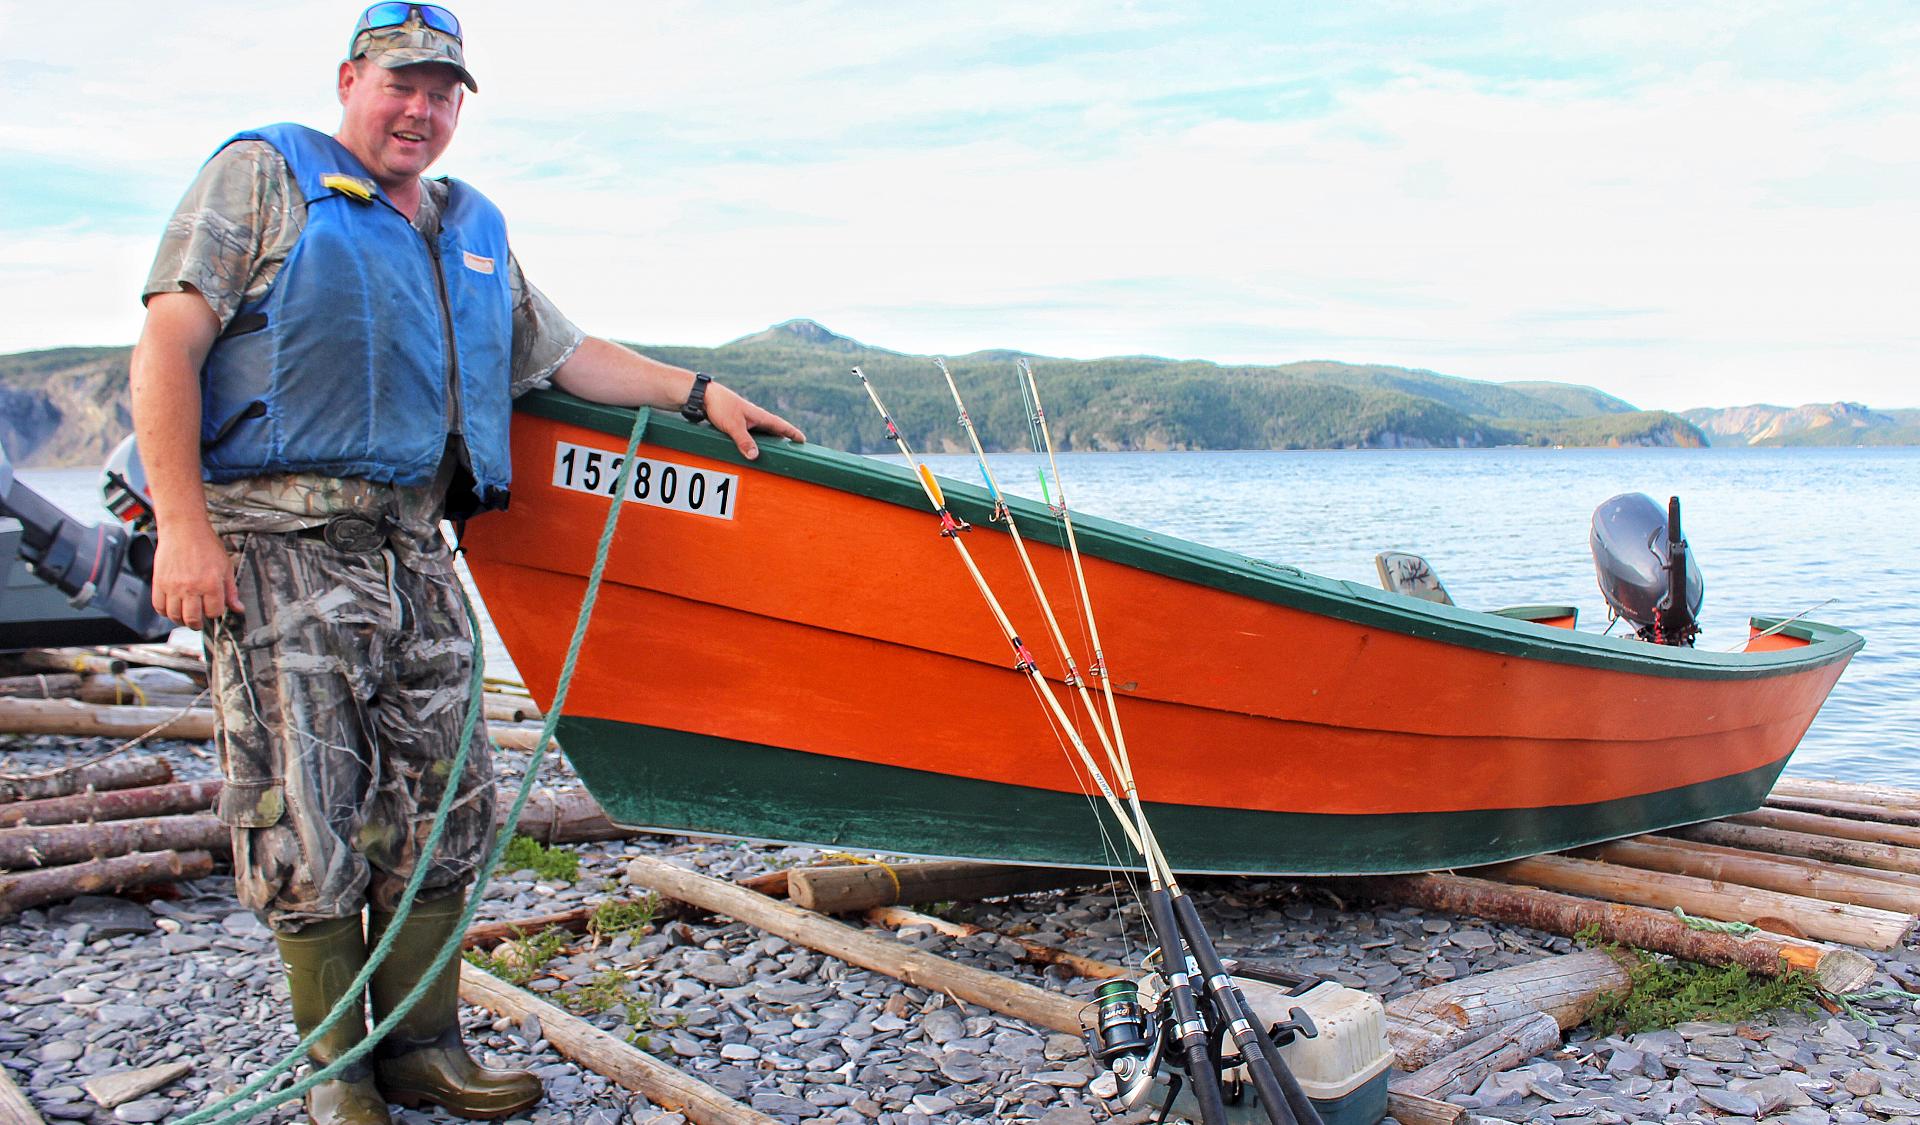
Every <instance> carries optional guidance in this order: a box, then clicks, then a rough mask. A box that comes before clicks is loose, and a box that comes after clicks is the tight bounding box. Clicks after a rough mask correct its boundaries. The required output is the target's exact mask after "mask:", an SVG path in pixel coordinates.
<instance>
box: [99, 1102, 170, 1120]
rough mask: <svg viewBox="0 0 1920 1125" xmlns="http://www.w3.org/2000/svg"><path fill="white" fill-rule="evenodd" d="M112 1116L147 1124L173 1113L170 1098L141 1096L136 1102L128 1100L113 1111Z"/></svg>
mask: <svg viewBox="0 0 1920 1125" xmlns="http://www.w3.org/2000/svg"><path fill="white" fill-rule="evenodd" d="M113 1115H114V1117H116V1118H118V1119H120V1120H121V1121H127V1122H131V1123H132V1125H149V1123H150V1122H154V1121H164V1120H166V1119H167V1118H168V1117H171V1116H172V1115H173V1100H172V1099H171V1098H143V1099H141V1100H140V1101H137V1102H128V1103H127V1104H125V1105H123V1106H121V1107H120V1108H118V1109H116V1110H114V1111H113Z"/></svg>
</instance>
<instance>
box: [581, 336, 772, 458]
mask: <svg viewBox="0 0 1920 1125" xmlns="http://www.w3.org/2000/svg"><path fill="white" fill-rule="evenodd" d="M553 383H554V385H555V386H557V387H559V388H560V389H561V390H563V391H566V392H567V393H568V394H573V395H579V396H580V397H581V398H584V399H586V400H588V401H589V402H604V403H606V404H608V405H609V406H650V407H653V408H654V409H656V410H675V411H677V410H679V409H680V407H681V406H682V405H684V404H685V403H686V401H687V392H688V391H689V390H690V389H691V387H692V384H693V372H691V371H688V370H687V369H686V368H684V367H675V366H673V365H672V364H668V363H661V362H660V361H659V360H657V359H649V358H648V357H646V356H643V355H640V354H639V353H637V352H633V351H629V350H628V349H626V348H623V347H621V346H620V345H619V344H616V343H613V342H612V341H610V340H602V339H600V338H599V337H597V336H589V337H587V338H586V340H585V341H584V342H583V343H582V344H581V345H580V347H579V349H578V350H577V351H575V352H574V353H573V355H571V356H569V357H568V358H567V361H566V362H565V363H563V364H561V365H560V370H558V371H556V372H554V373H553ZM706 410H707V421H708V422H711V423H712V424H713V428H714V429H716V430H719V431H720V432H721V433H723V434H725V435H727V436H728V437H730V438H732V439H733V443H734V444H735V445H737V446H739V447H740V455H741V456H742V457H745V458H747V459H748V460H752V459H753V458H755V457H758V456H760V446H759V445H758V444H757V443H756V442H755V441H754V440H753V437H752V434H754V433H756V432H757V433H763V434H772V435H774V436H775V437H783V438H787V439H788V440H790V441H805V440H807V435H805V434H803V433H801V432H800V428H799V427H798V426H795V425H794V424H793V423H792V422H789V421H787V420H786V419H785V418H782V417H780V416H779V415H778V414H775V413H773V412H772V411H770V410H765V409H762V408H761V407H758V406H755V405H754V404H753V403H752V402H750V401H748V400H747V399H746V398H744V397H742V396H741V395H740V393H739V392H738V391H733V390H729V389H727V388H726V387H724V386H721V385H720V384H719V383H709V384H707V401H706Z"/></svg>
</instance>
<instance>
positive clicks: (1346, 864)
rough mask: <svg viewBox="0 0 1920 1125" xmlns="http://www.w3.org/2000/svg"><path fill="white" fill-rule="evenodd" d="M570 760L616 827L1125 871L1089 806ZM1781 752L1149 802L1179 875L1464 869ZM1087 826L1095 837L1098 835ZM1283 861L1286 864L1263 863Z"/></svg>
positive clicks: (1735, 788)
mask: <svg viewBox="0 0 1920 1125" xmlns="http://www.w3.org/2000/svg"><path fill="white" fill-rule="evenodd" d="M558 737H559V741H560V744H561V745H562V746H564V747H566V754H567V759H568V761H570V762H571V763H572V764H573V767H574V769H575V770H576V771H577V772H578V773H579V774H580V778H581V780H582V781H584V782H585V783H586V785H587V787H588V788H589V789H590V790H591V791H592V792H593V795H594V797H595V799H596V800H598V801H599V802H600V806H601V808H603V809H604V810H605V811H606V814H607V816H608V817H609V818H610V819H612V820H613V821H614V823H616V824H619V825H622V826H624V827H628V828H633V829H644V830H647V831H654V832H665V833H671V834H675V835H694V836H719V837H728V838H736V839H743V840H752V841H764V842H773V843H782V844H807V845H812V846H815V847H836V848H847V849H853V850H858V851H872V852H879V853H884V854H887V855H904V856H917V857H926V858H940V859H976V860H984V861H989V862H994V863H1014V864H1040V865H1044V866H1050V867H1092V868H1109V867H1114V866H1125V862H1124V860H1123V858H1122V853H1108V852H1107V851H1105V850H1103V841H1105V842H1106V845H1105V846H1110V847H1113V848H1121V849H1124V848H1125V846H1126V845H1125V843H1124V840H1125V837H1124V836H1123V835H1122V834H1121V832H1120V830H1119V828H1118V827H1117V825H1116V824H1115V823H1114V822H1113V820H1112V819H1111V817H1110V816H1109V815H1108V814H1107V812H1106V811H1105V810H1104V809H1103V808H1101V807H1099V806H1098V804H1097V802H1096V801H1095V800H1094V799H1093V798H1090V797H1087V796H1083V795H1080V794H1075V793H1062V792H1058V791H1055V790H1050V789H1040V788H1036V787H1032V786H1022V785H1012V784H1006V783H1002V782H993V781H982V780H979V779H975V778H962V777H954V776H952V775H949V774H942V773H936V772H932V771H927V770H916V769H911V768H907V767H903V766H893V765H884V764H879V763H874V762H863V761H858V760H853V759H845V758H834V757H829V756H825V755H819V754H810V753H807V752H805V751H801V750H790V749H784V748H780V747H774V746H767V745H763V744H759V743H750V742H741V741H736V740H733V739H727V738H720V737H716V736H713V735H704V734H694V733H690V732H687V731H679V730H671V729H668V728H664V727H654V726H645V725H641V724H637V723H623V722H616V721H613V720H609V719H583V718H572V717H563V718H562V719H561V720H560V724H559V732H558ZM1785 764H1786V761H1785V759H1784V758H1782V759H1781V760H1780V761H1778V762H1773V763H1769V764H1767V765H1765V766H1762V767H1760V768H1757V769H1753V770H1749V771H1747V772H1745V773H1740V774H1735V775H1733V776H1730V777H1724V778H1716V779H1713V780H1711V781H1706V782H1701V783H1698V784H1695V785H1688V786H1684V787H1681V788H1678V789H1669V790H1666V791H1663V792H1658V793H1648V794H1644V795H1641V796H1636V797H1629V798H1622V799H1617V800H1612V801H1603V802H1598V803H1594V804H1586V805H1558V806H1552V807H1545V808H1514V809H1484V810H1473V811H1470V812H1426V813H1404V812H1400V813H1370V814H1351V815H1348V814H1327V813H1276V812H1261V811H1251V810H1244V809H1220V808H1211V807H1204V806H1196V805H1179V804H1167V803H1161V802H1156V801H1147V802H1145V804H1146V806H1147V816H1148V818H1149V819H1150V820H1151V821H1152V823H1153V825H1154V831H1155V833H1156V834H1157V835H1158V836H1159V837H1160V838H1161V839H1162V840H1165V841H1177V843H1175V844H1171V845H1169V849H1168V855H1169V858H1170V859H1171V860H1172V861H1173V863H1174V865H1175V867H1177V868H1178V869H1179V870H1181V871H1183V872H1187V873H1190V874H1223V875H1224V874H1237V875H1251V874H1261V875H1384V874H1397V873H1405V872H1410V871H1432V870H1441V869H1447V868H1455V867H1472V866H1477V865H1479V864H1485V863H1494V862H1499V861H1503V860H1508V859H1512V858H1513V857H1514V856H1516V855H1533V854H1537V853H1542V852H1551V851H1559V850H1562V849H1565V848H1571V847H1578V846H1581V845H1584V844H1592V843H1597V842H1599V841H1601V840H1610V839H1616V838H1618V837H1621V836H1627V835H1633V834H1637V833H1642V832H1650V831H1655V830H1658V829H1661V828H1671V827H1674V826H1676V825H1681V824H1692V823H1695V822H1698V821H1702V820H1710V819H1713V818H1715V817H1720V816H1727V815H1731V814H1733V813H1739V812H1745V811H1748V810H1750V809H1753V808H1757V807H1758V806H1759V805H1760V803H1761V801H1762V800H1763V799H1764V798H1765V796H1766V794H1767V791H1768V790H1769V789H1771V788H1772V786H1773V782H1774V778H1775V777H1776V776H1777V775H1778V774H1779V772H1780V770H1781V768H1782V767H1783V766H1784V765H1785ZM1096 819H1097V820H1098V821H1099V822H1100V824H1101V826H1102V829H1103V830H1102V831H1095V830H1094V822H1095V820H1096ZM1282 856H1284V857H1285V858H1286V860H1287V862H1288V866H1287V868H1286V869H1284V870H1282V869H1276V868H1275V867H1274V860H1275V858H1276V857H1282Z"/></svg>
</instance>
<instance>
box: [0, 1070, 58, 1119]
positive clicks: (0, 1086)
mask: <svg viewBox="0 0 1920 1125" xmlns="http://www.w3.org/2000/svg"><path fill="white" fill-rule="evenodd" d="M0 1125H47V1123H46V1121H45V1119H43V1118H42V1117H41V1116H40V1112H39V1111H38V1110H36V1109H34V1108H33V1103H32V1102H30V1101H28V1100H27V1096H26V1095H25V1094H23V1093H21V1092H20V1087H18V1086H16V1085H14V1082H13V1076H12V1075H10V1074H8V1073H7V1068H6V1067H3V1066H0Z"/></svg>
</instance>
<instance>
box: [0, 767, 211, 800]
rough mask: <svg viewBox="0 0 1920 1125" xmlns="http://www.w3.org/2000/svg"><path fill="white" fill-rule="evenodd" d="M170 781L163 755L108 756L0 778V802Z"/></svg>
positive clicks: (71, 794) (130, 787)
mask: <svg viewBox="0 0 1920 1125" xmlns="http://www.w3.org/2000/svg"><path fill="white" fill-rule="evenodd" d="M172 780H173V766H172V765H170V764H168V762H167V760H166V759H165V758H155V757H141V758H109V759H107V760H106V761H104V762H90V763H87V764H84V765H78V766H69V767H68V768H66V769H60V770H48V771H46V772H45V773H41V774H35V775H31V776H27V777H18V778H10V777H0V802H12V801H41V800H45V799H46V798H48V797H71V796H73V795H74V794H75V793H83V792H85V791H87V790H89V789H93V790H105V789H137V788H139V787H141V786H143V785H165V784H166V783H167V782H169V781H172Z"/></svg>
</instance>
